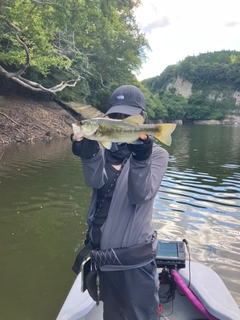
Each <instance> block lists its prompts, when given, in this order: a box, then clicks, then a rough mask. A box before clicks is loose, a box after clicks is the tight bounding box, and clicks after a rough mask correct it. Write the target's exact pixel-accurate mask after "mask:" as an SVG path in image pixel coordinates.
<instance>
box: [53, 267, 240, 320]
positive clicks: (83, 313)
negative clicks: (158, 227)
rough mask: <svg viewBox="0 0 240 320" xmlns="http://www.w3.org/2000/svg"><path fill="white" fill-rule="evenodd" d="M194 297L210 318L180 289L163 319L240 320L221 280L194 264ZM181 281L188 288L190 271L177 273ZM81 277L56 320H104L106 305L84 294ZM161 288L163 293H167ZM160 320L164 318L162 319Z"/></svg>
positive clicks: (169, 303)
mask: <svg viewBox="0 0 240 320" xmlns="http://www.w3.org/2000/svg"><path fill="white" fill-rule="evenodd" d="M190 270H191V284H190V289H191V293H193V294H194V295H195V296H197V298H198V300H199V301H200V303H201V304H202V305H203V306H204V307H205V308H206V310H207V312H209V314H210V316H209V317H208V316H205V315H203V313H202V312H200V311H199V310H198V308H197V307H196V306H195V305H194V303H193V302H192V301H190V300H189V299H188V298H187V296H186V295H182V293H181V292H180V290H179V288H177V290H176V291H175V298H174V300H173V302H168V303H164V304H163V310H162V312H161V315H162V316H164V318H163V319H166V320H193V319H201V320H204V319H214V318H215V319H220V320H240V310H239V307H238V306H237V304H236V302H235V301H234V299H233V297H232V296H231V294H230V292H229V291H228V289H227V288H226V286H225V284H224V283H223V281H222V280H221V278H220V277H219V276H218V275H217V274H216V273H215V272H214V271H213V270H211V269H210V268H208V267H206V266H204V265H202V264H199V263H195V262H191V269H190ZM178 273H179V275H180V276H181V278H182V280H183V281H184V282H185V284H186V285H188V282H189V268H188V262H186V268H184V269H180V270H179V271H178ZM81 280H82V279H81V274H79V275H78V276H77V278H76V280H75V282H74V284H73V286H72V288H71V290H70V292H69V295H68V296H67V299H66V300H65V302H64V304H63V306H62V309H61V310H60V313H59V315H58V317H57V320H103V305H102V303H100V304H99V305H98V306H97V305H96V302H95V301H93V300H92V298H91V297H90V296H89V294H88V292H87V291H85V292H82V291H81V282H82V281H81ZM164 286H167V285H161V288H160V290H163V291H164V290H165V289H164ZM160 319H161V317H160Z"/></svg>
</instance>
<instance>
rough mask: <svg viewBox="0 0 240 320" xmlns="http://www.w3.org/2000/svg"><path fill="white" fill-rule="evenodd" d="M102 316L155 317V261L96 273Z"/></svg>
mask: <svg viewBox="0 0 240 320" xmlns="http://www.w3.org/2000/svg"><path fill="white" fill-rule="evenodd" d="M100 279H101V280H100V282H101V284H100V287H101V292H102V294H103V312H104V314H103V319H104V320H158V319H159V318H158V306H159V300H158V275H157V269H156V264H155V262H151V263H149V264H148V265H146V266H144V267H142V268H138V269H131V270H126V271H108V272H101V273H100Z"/></svg>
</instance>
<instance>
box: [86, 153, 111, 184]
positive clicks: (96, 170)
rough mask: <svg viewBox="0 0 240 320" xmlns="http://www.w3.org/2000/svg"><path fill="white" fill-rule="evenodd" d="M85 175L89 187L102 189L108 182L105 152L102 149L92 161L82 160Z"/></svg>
mask: <svg viewBox="0 0 240 320" xmlns="http://www.w3.org/2000/svg"><path fill="white" fill-rule="evenodd" d="M82 168H83V175H84V179H85V184H86V186H87V187H91V188H94V189H99V188H101V187H102V186H103V185H104V183H105V180H106V173H105V157H104V150H103V148H102V147H100V150H99V152H98V153H97V155H95V156H94V157H92V158H90V159H83V158H82Z"/></svg>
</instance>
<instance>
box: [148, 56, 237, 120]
mask: <svg viewBox="0 0 240 320" xmlns="http://www.w3.org/2000/svg"><path fill="white" fill-rule="evenodd" d="M142 84H143V85H144V86H145V87H146V88H148V89H149V90H150V91H151V92H152V93H153V94H154V95H155V96H156V97H157V98H158V99H160V101H161V103H162V106H163V110H164V112H165V114H163V116H165V118H167V119H169V120H174V119H183V120H184V121H186V122H187V121H192V120H210V119H216V120H220V119H223V118H224V117H225V116H226V114H227V113H228V112H230V111H234V112H235V113H236V114H238V115H240V99H239V98H240V52H237V51H224V50H223V51H220V52H212V53H210V52H209V53H204V54H200V55H198V56H192V57H187V58H185V59H184V60H183V61H181V62H179V63H177V64H176V65H171V66H168V67H167V68H166V69H165V70H164V71H163V72H162V73H161V74H160V75H159V76H157V77H154V78H150V79H146V80H143V81H142ZM184 84H185V87H187V89H188V92H187V93H186V92H185V94H183V93H181V88H179V87H180V86H183V85H184Z"/></svg>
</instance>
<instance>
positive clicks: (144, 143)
mask: <svg viewBox="0 0 240 320" xmlns="http://www.w3.org/2000/svg"><path fill="white" fill-rule="evenodd" d="M139 140H140V141H139V142H140V143H139V144H128V145H127V146H128V149H129V150H130V151H131V152H132V156H133V158H134V159H135V160H139V161H142V160H147V159H148V158H149V157H150V155H151V154H152V146H153V138H152V137H150V136H147V135H145V134H141V135H140V138H139Z"/></svg>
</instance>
